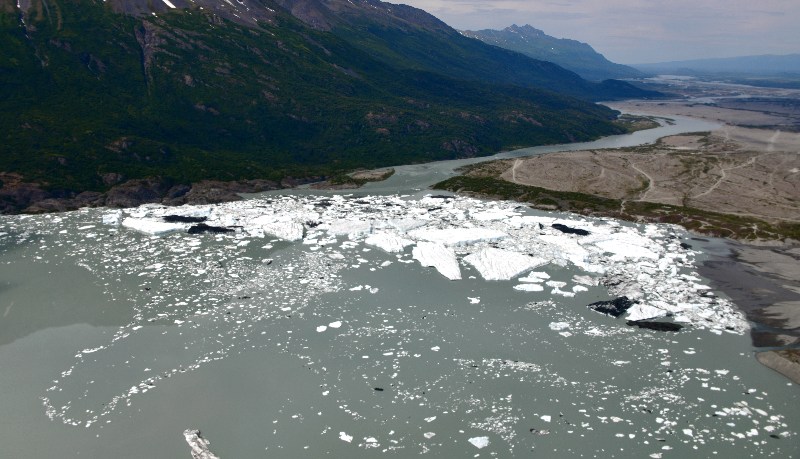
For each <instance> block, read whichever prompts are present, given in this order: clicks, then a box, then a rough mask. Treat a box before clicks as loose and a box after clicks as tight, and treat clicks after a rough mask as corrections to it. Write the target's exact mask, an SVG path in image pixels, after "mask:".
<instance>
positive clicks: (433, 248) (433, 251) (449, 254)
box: [411, 242, 461, 280]
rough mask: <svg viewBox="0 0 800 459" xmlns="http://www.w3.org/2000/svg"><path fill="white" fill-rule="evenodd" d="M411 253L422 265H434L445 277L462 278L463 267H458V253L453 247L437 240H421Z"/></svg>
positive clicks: (451, 278)
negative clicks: (448, 246)
mask: <svg viewBox="0 0 800 459" xmlns="http://www.w3.org/2000/svg"><path fill="white" fill-rule="evenodd" d="M411 255H412V256H413V257H414V259H415V260H417V261H419V263H420V264H421V265H422V266H433V267H434V268H436V270H437V271H439V272H440V273H441V274H442V275H443V276H444V277H446V278H448V279H450V280H457V279H461V268H459V267H458V260H456V253H455V252H454V251H453V249H450V248H447V247H445V246H444V245H443V244H439V243H436V242H419V243H417V245H416V246H415V247H414V250H413V251H412V252H411Z"/></svg>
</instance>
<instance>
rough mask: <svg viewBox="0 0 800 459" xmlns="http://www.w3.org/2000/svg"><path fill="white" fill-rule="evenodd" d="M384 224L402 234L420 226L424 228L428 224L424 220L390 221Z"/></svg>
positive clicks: (404, 219) (403, 219)
mask: <svg viewBox="0 0 800 459" xmlns="http://www.w3.org/2000/svg"><path fill="white" fill-rule="evenodd" d="M386 223H387V225H389V226H390V227H392V228H394V229H396V230H397V231H400V232H402V233H405V232H407V231H411V230H412V229H414V228H419V227H420V226H425V225H427V224H428V222H426V221H425V220H416V219H413V218H402V219H392V220H389V221H388V222H386Z"/></svg>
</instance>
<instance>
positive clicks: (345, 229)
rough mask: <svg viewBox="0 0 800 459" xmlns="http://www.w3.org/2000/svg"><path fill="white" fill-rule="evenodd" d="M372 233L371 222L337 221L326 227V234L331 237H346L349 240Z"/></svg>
mask: <svg viewBox="0 0 800 459" xmlns="http://www.w3.org/2000/svg"><path fill="white" fill-rule="evenodd" d="M371 232H372V222H370V221H369V220H367V221H364V220H338V221H336V222H334V223H331V224H330V225H328V233H330V234H331V235H333V236H345V235H346V236H348V237H350V238H353V237H358V236H362V235H364V234H369V233H371Z"/></svg>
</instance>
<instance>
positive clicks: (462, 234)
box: [408, 228, 508, 246]
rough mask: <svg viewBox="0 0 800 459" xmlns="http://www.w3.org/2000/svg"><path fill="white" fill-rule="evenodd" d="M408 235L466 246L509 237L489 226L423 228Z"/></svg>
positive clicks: (418, 238)
mask: <svg viewBox="0 0 800 459" xmlns="http://www.w3.org/2000/svg"><path fill="white" fill-rule="evenodd" d="M408 235H409V236H410V237H412V238H414V239H417V240H423V241H430V242H438V243H440V244H444V245H449V246H465V245H469V244H474V243H476V242H494V241H499V240H501V239H504V238H506V237H508V235H507V234H506V233H504V232H502V231H498V230H493V229H488V228H447V229H428V228H422V229H418V230H414V231H409V233H408Z"/></svg>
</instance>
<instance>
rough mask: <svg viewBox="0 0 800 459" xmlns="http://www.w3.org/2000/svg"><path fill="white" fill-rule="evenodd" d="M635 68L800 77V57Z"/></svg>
mask: <svg viewBox="0 0 800 459" xmlns="http://www.w3.org/2000/svg"><path fill="white" fill-rule="evenodd" d="M635 67H636V68H637V69H639V70H641V71H643V72H647V73H660V74H674V75H698V74H709V73H722V74H742V75H763V76H774V75H786V74H795V75H797V74H800V54H785V55H772V54H764V55H759V56H741V57H727V58H716V59H695V60H688V61H672V62H660V63H653V64H637V65H635Z"/></svg>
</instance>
